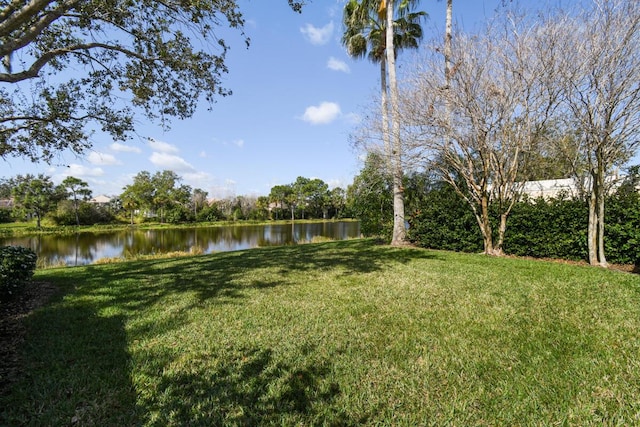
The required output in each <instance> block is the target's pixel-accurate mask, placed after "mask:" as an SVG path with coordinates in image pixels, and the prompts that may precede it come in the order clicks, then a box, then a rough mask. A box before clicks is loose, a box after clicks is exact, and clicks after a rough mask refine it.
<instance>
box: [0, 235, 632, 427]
mask: <svg viewBox="0 0 640 427" xmlns="http://www.w3.org/2000/svg"><path fill="white" fill-rule="evenodd" d="M36 280H40V281H50V282H54V283H55V284H57V285H58V286H60V287H61V288H62V290H63V292H62V294H63V295H60V296H59V297H58V298H57V299H55V300H54V301H52V302H51V303H50V304H49V305H48V306H47V307H45V308H43V309H41V310H39V311H37V312H36V313H34V314H32V315H31V316H29V317H28V318H27V319H26V321H27V324H28V330H29V335H28V338H27V341H26V344H25V348H24V354H23V358H24V361H25V364H26V371H25V372H26V373H25V375H24V378H23V379H22V380H21V381H20V382H19V383H17V384H16V385H15V387H14V389H13V390H12V392H11V393H10V394H9V395H7V396H4V397H0V408H2V409H1V410H2V413H1V415H0V425H5V424H6V425H21V424H27V425H38V426H40V425H99V426H108V425H112V426H126V425H153V426H167V425H173V426H185V425H192V426H193V425H203V426H211V425H242V426H254V425H285V426H289V425H313V426H315V425H332V426H343V425H345V426H348V425H354V426H355V425H394V426H415V425H437V426H441V425H455V426H467V425H487V426H489V425H491V426H496V425H505V426H506V425H508V426H515V425H523V426H531V425H549V426H551V425H576V426H584V425H594V426H601V425H640V278H639V277H638V276H637V275H632V274H628V273H622V272H614V271H606V270H602V269H597V268H592V267H579V266H570V265H564V264H559V263H546V262H541V261H528V260H518V259H507V258H491V257H486V256H482V255H469V254H456V253H449V252H436V251H426V250H420V249H411V248H391V247H388V246H382V245H376V244H375V242H374V241H372V240H352V241H343V242H329V243H321V244H309V245H301V246H287V247H275V248H263V249H253V250H248V251H241V252H229V253H220V254H215V255H206V256H196V257H185V258H176V259H159V260H146V261H135V262H125V263H119V264H107V265H98V266H86V267H79V268H65V269H53V270H43V271H39V272H37V274H36Z"/></svg>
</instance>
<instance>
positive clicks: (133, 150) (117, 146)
mask: <svg viewBox="0 0 640 427" xmlns="http://www.w3.org/2000/svg"><path fill="white" fill-rule="evenodd" d="M109 147H110V148H111V149H112V150H113V151H120V152H123V153H141V152H142V150H140V149H139V148H138V147H132V146H130V145H125V144H120V143H119V142H114V143H113V144H111V145H110V146H109Z"/></svg>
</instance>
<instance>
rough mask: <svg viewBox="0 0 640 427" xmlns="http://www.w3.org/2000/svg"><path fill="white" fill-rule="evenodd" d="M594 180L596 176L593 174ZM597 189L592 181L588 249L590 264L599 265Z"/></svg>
mask: <svg viewBox="0 0 640 427" xmlns="http://www.w3.org/2000/svg"><path fill="white" fill-rule="evenodd" d="M591 178H592V181H594V179H593V178H594V177H593V176H592V177H591ZM596 206H597V203H596V189H595V183H594V182H592V183H591V193H590V195H589V226H588V229H587V249H588V251H589V264H591V265H598V253H597V247H598V245H597V239H598V233H597V229H598V214H597V212H596Z"/></svg>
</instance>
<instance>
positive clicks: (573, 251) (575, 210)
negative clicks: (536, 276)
mask: <svg viewBox="0 0 640 427" xmlns="http://www.w3.org/2000/svg"><path fill="white" fill-rule="evenodd" d="M635 188H636V186H635V185H627V186H626V187H621V188H620V189H619V191H618V192H617V193H616V194H614V195H612V196H610V197H609V198H608V199H607V201H606V206H605V209H606V211H605V222H606V225H605V254H606V256H607V261H609V262H610V263H614V264H635V265H637V266H638V265H640V194H639V193H638V192H637V191H636V190H635ZM414 209H415V210H414V211H413V212H411V213H410V215H409V217H410V220H409V222H410V224H411V227H410V228H409V238H410V239H411V241H412V242H413V243H415V244H416V245H418V246H421V247H427V248H432V249H446V250H453V251H462V252H479V251H482V236H481V235H480V231H479V227H478V224H477V222H476V221H475V218H474V216H473V213H472V212H471V209H470V208H469V206H468V205H467V204H466V202H465V201H464V200H463V199H462V198H461V197H460V196H459V195H458V194H456V193H455V192H454V191H453V189H451V187H449V186H447V185H440V186H434V187H432V188H431V189H430V190H429V191H427V192H426V193H425V195H424V196H423V197H422V198H421V199H420V203H419V204H418V206H417V207H416V208H414ZM588 218H589V212H588V209H587V205H586V203H585V202H584V201H581V200H577V199H569V198H566V197H558V198H555V199H551V200H544V199H535V200H531V199H528V200H527V199H525V200H523V201H521V202H518V203H516V204H515V206H514V207H513V210H512V211H511V214H510V215H509V218H508V220H507V230H506V233H505V240H504V245H503V250H504V252H505V253H506V254H510V255H517V256H531V257H535V258H558V259H570V260H586V259H587V255H588V251H587V225H588ZM491 220H492V226H493V230H494V232H495V231H496V230H497V215H496V214H495V212H494V215H493V216H492V218H491ZM495 238H497V235H494V239H495Z"/></svg>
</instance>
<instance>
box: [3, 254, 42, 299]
mask: <svg viewBox="0 0 640 427" xmlns="http://www.w3.org/2000/svg"><path fill="white" fill-rule="evenodd" d="M37 258H38V257H37V256H36V253H35V252H34V251H32V250H31V249H29V248H23V247H21V246H4V247H1V248H0V299H9V298H12V297H13V296H15V295H16V294H18V293H19V292H20V291H22V289H23V288H24V286H25V284H26V283H27V282H28V281H29V280H31V277H33V273H34V272H35V270H36V260H37Z"/></svg>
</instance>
